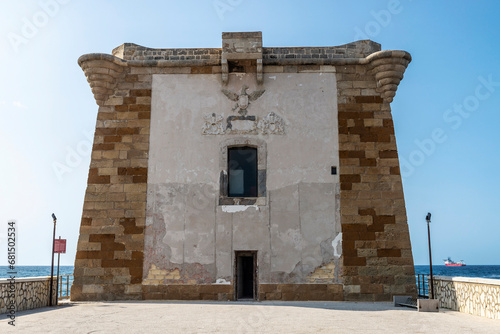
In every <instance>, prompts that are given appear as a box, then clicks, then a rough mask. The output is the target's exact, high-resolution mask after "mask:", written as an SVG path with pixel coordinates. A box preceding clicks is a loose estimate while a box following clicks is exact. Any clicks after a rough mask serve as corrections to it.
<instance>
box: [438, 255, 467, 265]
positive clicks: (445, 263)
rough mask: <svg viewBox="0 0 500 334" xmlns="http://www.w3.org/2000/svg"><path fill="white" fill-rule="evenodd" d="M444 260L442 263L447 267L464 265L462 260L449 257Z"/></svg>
mask: <svg viewBox="0 0 500 334" xmlns="http://www.w3.org/2000/svg"><path fill="white" fill-rule="evenodd" d="M443 261H444V265H445V266H447V267H465V262H464V260H460V261H458V262H455V261H453V260H452V259H451V258H450V257H449V258H448V259H446V260H443Z"/></svg>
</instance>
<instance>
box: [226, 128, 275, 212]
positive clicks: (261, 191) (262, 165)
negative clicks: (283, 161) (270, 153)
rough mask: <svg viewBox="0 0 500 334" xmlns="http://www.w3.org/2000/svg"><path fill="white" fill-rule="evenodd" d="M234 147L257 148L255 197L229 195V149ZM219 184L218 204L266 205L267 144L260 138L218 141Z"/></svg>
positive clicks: (235, 138) (234, 138) (237, 138)
mask: <svg viewBox="0 0 500 334" xmlns="http://www.w3.org/2000/svg"><path fill="white" fill-rule="evenodd" d="M234 147H250V148H255V149H257V197H244V196H242V197H230V196H229V164H228V161H229V149H231V148H234ZM219 168H220V182H219V183H220V186H219V205H259V206H265V205H267V190H266V178H267V171H266V168H267V145H266V142H265V141H263V140H262V139H257V138H248V137H233V138H229V139H226V140H224V141H222V142H221V143H220V157H219Z"/></svg>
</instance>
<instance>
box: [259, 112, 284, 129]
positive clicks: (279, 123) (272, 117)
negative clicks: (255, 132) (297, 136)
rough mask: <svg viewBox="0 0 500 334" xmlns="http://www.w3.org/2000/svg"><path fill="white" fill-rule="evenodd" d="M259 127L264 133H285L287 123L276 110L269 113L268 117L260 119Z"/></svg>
mask: <svg viewBox="0 0 500 334" xmlns="http://www.w3.org/2000/svg"><path fill="white" fill-rule="evenodd" d="M257 128H258V129H259V131H260V133H262V134H264V135H269V134H273V135H283V134H285V123H284V122H283V119H282V118H281V117H279V116H278V115H276V114H275V113H274V112H271V113H269V114H268V115H267V116H266V117H264V118H263V119H261V120H260V121H259V124H257Z"/></svg>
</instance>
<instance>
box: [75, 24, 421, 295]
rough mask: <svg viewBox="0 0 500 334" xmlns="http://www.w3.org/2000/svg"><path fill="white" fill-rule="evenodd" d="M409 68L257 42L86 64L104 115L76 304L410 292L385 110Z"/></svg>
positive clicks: (358, 50) (381, 57)
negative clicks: (130, 300)
mask: <svg viewBox="0 0 500 334" xmlns="http://www.w3.org/2000/svg"><path fill="white" fill-rule="evenodd" d="M410 61H411V57H410V55H409V54H408V53H407V52H404V51H381V50H380V45H379V44H377V43H374V42H372V41H358V42H354V43H350V44H347V45H341V46H337V47H312V48H310V47H280V48H273V47H263V44H262V34H261V33H260V32H246V33H223V34H222V48H213V49H206V48H203V49H150V48H145V47H142V46H138V45H135V44H123V45H122V46H120V47H118V48H116V49H115V50H113V54H112V55H106V54H89V55H84V56H82V57H81V58H80V59H79V64H80V66H81V67H82V69H83V70H84V72H85V75H86V76H87V79H88V81H89V83H90V86H91V88H92V92H93V93H94V97H95V99H96V102H97V104H98V105H99V111H98V116H97V125H96V132H95V137H94V145H93V152H92V160H91V165H90V170H89V178H88V186H87V190H86V195H85V203H84V208H83V215H82V222H81V228H80V238H79V241H78V250H77V255H76V261H75V273H74V275H75V280H74V284H73V287H72V291H71V298H72V300H115V299H211V300H241V299H252V300H373V301H379V300H390V299H392V296H393V295H401V294H403V295H407V294H416V286H415V277H414V267H413V259H412V253H411V245H410V238H409V233H408V225H407V218H406V211H405V204H404V196H403V189H402V182H401V176H400V172H399V161H398V154H397V147H396V139H395V136H394V126H393V122H392V115H391V109H390V102H392V99H393V97H394V96H395V93H396V90H397V87H398V85H399V83H400V81H401V79H402V78H403V73H404V71H405V69H406V67H407V65H408V64H409V62H410Z"/></svg>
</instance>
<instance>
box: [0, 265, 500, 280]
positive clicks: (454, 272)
mask: <svg viewBox="0 0 500 334" xmlns="http://www.w3.org/2000/svg"><path fill="white" fill-rule="evenodd" d="M15 271H16V272H17V274H16V277H39V276H50V266H17V267H16V268H15ZM7 272H8V267H7V266H0V278H9V275H8V274H7ZM56 273H57V266H55V267H54V275H56ZM429 273H430V270H429V266H428V265H416V266H415V274H429ZM432 274H433V275H435V276H460V277H481V278H491V279H500V266H479V265H477V266H474V265H467V266H465V267H446V266H445V265H437V266H434V265H433V266H432ZM59 275H73V266H60V267H59Z"/></svg>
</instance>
